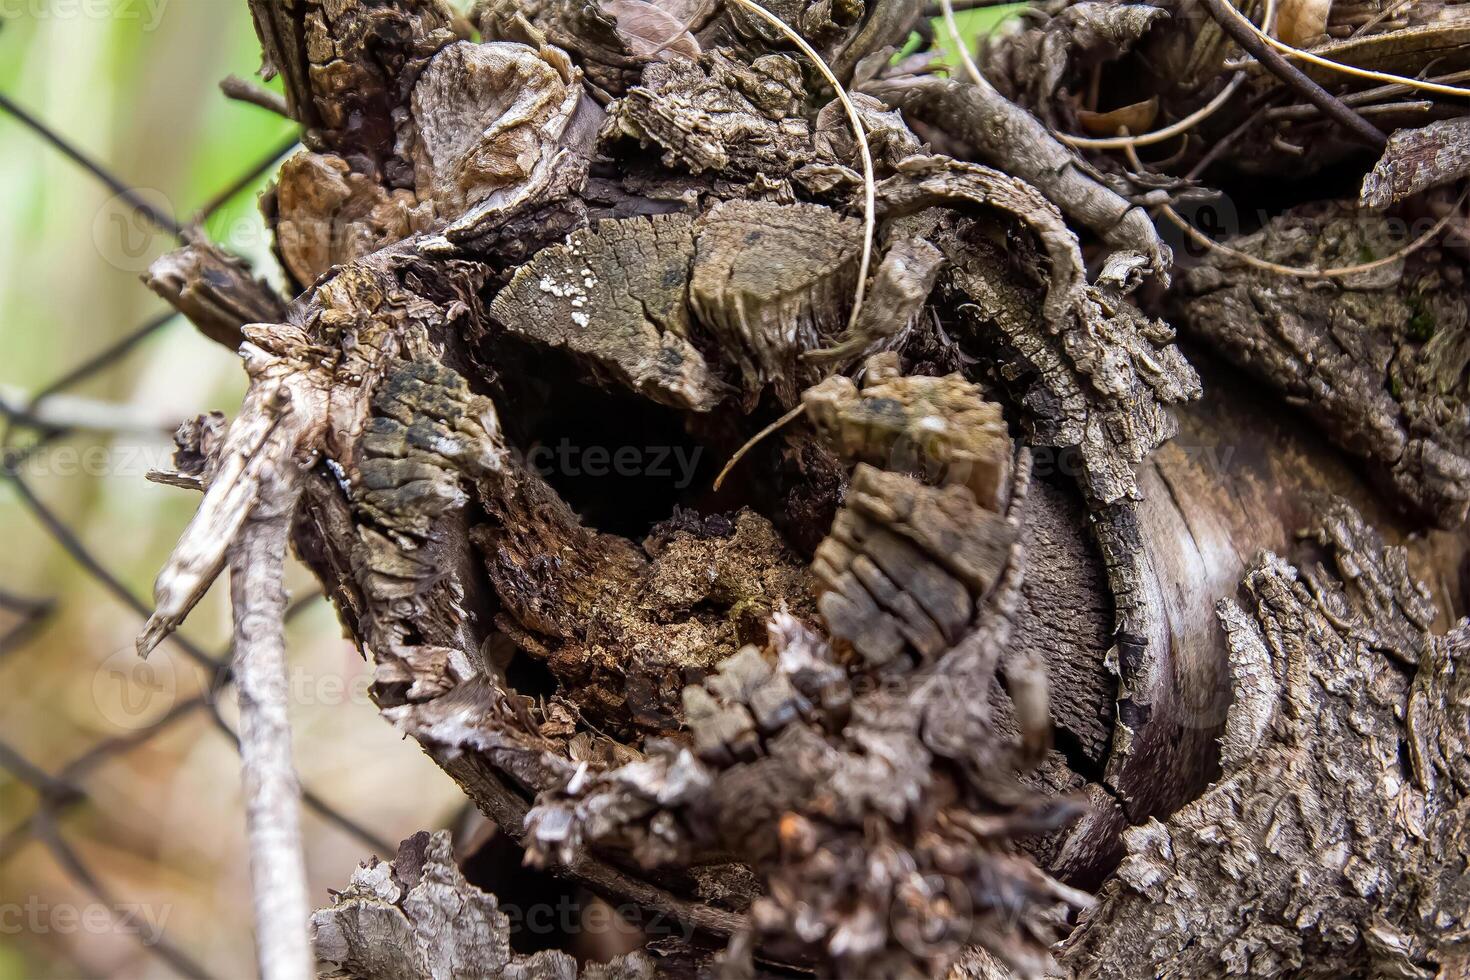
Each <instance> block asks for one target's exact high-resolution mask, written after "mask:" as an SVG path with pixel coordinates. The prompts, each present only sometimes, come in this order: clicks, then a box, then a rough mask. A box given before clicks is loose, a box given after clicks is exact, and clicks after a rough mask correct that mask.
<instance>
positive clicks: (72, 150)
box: [0, 94, 184, 240]
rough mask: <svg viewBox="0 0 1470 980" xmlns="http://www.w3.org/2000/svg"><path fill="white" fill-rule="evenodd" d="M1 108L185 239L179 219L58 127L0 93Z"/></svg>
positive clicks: (118, 193)
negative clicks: (77, 144) (155, 205)
mask: <svg viewBox="0 0 1470 980" xmlns="http://www.w3.org/2000/svg"><path fill="white" fill-rule="evenodd" d="M0 109H4V110H5V111H6V112H8V113H10V114H11V115H12V116H14V117H15V118H16V119H19V120H20V121H21V122H22V123H24V124H25V125H26V126H28V127H30V128H31V129H32V130H34V131H35V132H36V134H37V135H38V136H40V137H41V138H42V139H44V140H45V141H46V142H48V143H50V144H51V145H52V146H54V147H56V149H58V150H60V151H61V152H62V153H63V154H65V155H66V156H67V157H68V158H69V159H70V160H71V161H72V162H73V163H75V164H77V165H78V166H79V167H81V168H82V169H84V170H86V171H87V172H88V173H90V174H91V175H92V176H94V177H96V178H97V179H98V180H100V181H102V183H104V184H106V185H107V188H108V190H110V191H112V192H113V193H114V194H116V195H117V196H118V197H120V198H122V199H123V200H124V201H126V202H127V204H128V207H130V208H132V209H133V210H134V211H137V212H138V213H139V214H141V215H142V216H143V217H145V218H147V219H148V220H149V221H151V222H153V224H155V225H157V226H158V227H159V228H161V229H163V230H164V231H166V232H168V233H169V234H170V235H173V236H174V237H175V238H177V239H180V240H182V239H183V235H184V229H183V228H182V227H181V226H180V225H179V223H178V222H177V221H175V220H174V219H173V218H170V217H169V216H168V215H166V214H163V213H162V212H160V211H158V210H157V209H156V208H154V207H153V205H151V204H149V203H148V202H147V201H145V200H143V199H142V198H141V197H139V196H138V192H137V191H135V190H133V189H132V188H131V187H129V186H128V185H127V184H124V183H123V182H122V181H121V180H118V179H117V178H116V177H114V176H113V175H112V173H111V172H110V171H108V170H107V169H106V168H104V167H103V166H102V165H101V164H100V163H98V162H97V161H95V160H93V159H92V158H91V157H89V156H87V155H86V154H85V153H83V152H82V151H81V150H80V149H78V148H77V147H76V146H74V145H73V144H72V143H71V142H70V141H69V140H67V139H66V137H64V136H62V135H61V134H60V133H58V132H56V130H54V129H52V128H51V127H50V126H47V125H46V124H45V123H43V122H42V121H41V120H40V119H38V118H36V117H35V116H33V115H31V114H30V113H29V112H27V111H26V110H25V109H22V108H21V107H20V106H19V105H17V104H16V103H15V102H13V101H11V99H10V97H9V96H6V95H3V94H0Z"/></svg>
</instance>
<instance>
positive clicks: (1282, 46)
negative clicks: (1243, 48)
mask: <svg viewBox="0 0 1470 980" xmlns="http://www.w3.org/2000/svg"><path fill="white" fill-rule="evenodd" d="M1226 6H1227V7H1230V13H1231V16H1233V17H1236V18H1237V19H1239V20H1240V21H1241V22H1243V23H1244V24H1245V25H1246V26H1247V27H1249V28H1250V29H1251V30H1252V31H1254V32H1255V33H1256V34H1257V35H1259V36H1260V38H1261V40H1263V41H1265V42H1266V43H1267V44H1269V45H1270V46H1271V47H1273V48H1275V49H1276V50H1277V51H1280V52H1281V53H1282V54H1283V55H1285V56H1286V57H1288V58H1300V59H1301V60H1303V61H1306V62H1308V63H1310V64H1313V65H1317V66H1318V67H1320V68H1327V69H1330V70H1332V71H1337V72H1341V73H1342V74H1344V75H1353V76H1356V77H1358V78H1370V79H1373V80H1374V81H1378V82H1388V83H1390V84H1393V85H1407V86H1408V87H1410V88H1415V89H1419V90H1420V91H1423V92H1434V93H1436V94H1438V95H1455V96H1461V97H1466V96H1470V89H1465V88H1459V87H1457V86H1454V85H1441V84H1439V83H1438V82H1426V81H1421V80H1420V79H1417V78H1408V77H1406V76H1404V75H1394V74H1391V73H1390V72H1386V71H1374V70H1372V69H1371V68H1357V67H1354V66H1353V65H1344V64H1343V63H1342V62H1339V61H1331V60H1329V59H1327V58H1324V57H1322V56H1321V55H1316V54H1313V53H1312V52H1310V51H1303V50H1302V49H1301V48H1296V47H1292V46H1291V45H1290V44H1287V43H1286V42H1285V41H1278V40H1277V39H1276V38H1274V37H1272V36H1271V35H1269V34H1267V33H1266V32H1265V31H1263V30H1261V29H1260V28H1259V27H1257V26H1256V25H1255V24H1252V23H1251V22H1250V18H1248V17H1246V16H1245V15H1244V14H1242V13H1241V12H1240V11H1239V10H1237V9H1235V7H1233V6H1231V5H1230V4H1226Z"/></svg>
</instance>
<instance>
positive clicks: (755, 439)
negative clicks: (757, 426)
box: [715, 402, 806, 492]
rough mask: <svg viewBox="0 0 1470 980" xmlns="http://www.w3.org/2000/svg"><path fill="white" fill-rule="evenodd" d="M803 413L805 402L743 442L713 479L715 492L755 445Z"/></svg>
mask: <svg viewBox="0 0 1470 980" xmlns="http://www.w3.org/2000/svg"><path fill="white" fill-rule="evenodd" d="M805 411H806V402H802V403H801V404H799V405H797V406H796V407H795V408H793V409H792V410H791V411H789V412H787V413H786V414H785V415H783V416H781V417H780V418H779V419H777V420H776V421H774V422H772V423H771V424H770V425H768V426H766V427H765V428H764V429H762V430H760V431H759V432H757V433H756V434H755V435H753V436H751V437H750V438H749V439H747V440H745V445H743V446H741V447H740V448H739V449H737V450H735V455H734V456H731V457H730V461H729V462H727V463H726V464H725V467H724V469H722V470H720V475H719V476H717V477H715V491H716V492H718V491H719V489H720V484H722V483H724V482H725V477H727V476H729V475H730V471H731V470H733V469H734V468H735V464H736V463H738V462H740V461H741V460H742V459H744V458H745V454H746V453H748V452H750V451H751V450H752V449H754V448H755V447H756V444H757V443H759V442H760V441H761V440H762V439H764V438H765V437H766V436H768V435H770V434H771V433H772V432H775V431H776V430H777V429H779V428H781V427H782V426H783V425H786V424H787V423H789V422H792V421H795V420H796V419H797V418H799V417H800V416H801V414H802V413H803V412H805Z"/></svg>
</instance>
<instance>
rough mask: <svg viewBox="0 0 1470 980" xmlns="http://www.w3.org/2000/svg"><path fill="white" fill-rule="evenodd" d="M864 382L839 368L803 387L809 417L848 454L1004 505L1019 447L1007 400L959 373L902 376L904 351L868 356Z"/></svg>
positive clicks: (997, 506) (833, 445)
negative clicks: (992, 397)
mask: <svg viewBox="0 0 1470 980" xmlns="http://www.w3.org/2000/svg"><path fill="white" fill-rule="evenodd" d="M866 368H867V371H866V374H865V376H864V379H863V387H862V388H861V389H859V388H858V387H857V386H856V385H855V384H853V383H852V381H851V380H850V379H848V378H846V377H844V376H842V375H835V376H833V377H831V378H828V379H827V380H825V381H823V382H822V383H821V384H818V385H816V386H814V387H811V388H808V389H807V390H806V391H805V392H803V393H802V402H803V404H805V405H806V409H807V416H808V418H810V419H811V420H812V424H813V425H815V426H816V427H817V431H818V432H819V433H820V434H821V435H822V437H823V439H824V440H826V442H827V443H828V445H830V446H831V448H832V449H833V450H834V451H835V452H836V453H837V454H838V455H839V456H841V457H843V458H845V459H849V460H854V461H864V462H868V463H871V464H873V465H875V466H879V467H882V468H883V469H889V470H897V471H904V470H912V471H915V472H918V473H921V474H922V475H923V476H925V477H926V478H927V479H928V480H929V481H930V482H932V483H940V484H951V483H957V484H962V485H964V486H966V487H968V488H969V490H970V492H971V493H973V494H974V495H975V499H976V501H978V502H979V504H980V505H981V506H982V507H988V508H990V509H991V510H998V509H1000V508H1001V507H1002V506H1003V505H1004V503H1005V501H1004V499H1003V495H1004V493H1005V488H1006V487H1007V486H1008V485H1009V484H1010V480H1011V456H1012V454H1013V449H1012V447H1011V441H1010V438H1009V437H1008V435H1007V434H1006V424H1005V419H1004V418H1003V417H1002V415H1001V409H1000V406H999V405H997V404H995V403H994V402H988V401H986V400H985V399H984V397H983V396H982V395H981V392H980V388H979V387H978V386H976V385H974V384H972V383H970V382H968V381H966V380H965V379H964V378H963V377H961V376H960V375H958V374H951V375H946V376H945V377H942V378H930V377H902V376H900V375H899V373H898V356H897V355H896V354H892V353H889V354H880V355H875V356H873V357H871V358H869V359H868V362H867V365H866Z"/></svg>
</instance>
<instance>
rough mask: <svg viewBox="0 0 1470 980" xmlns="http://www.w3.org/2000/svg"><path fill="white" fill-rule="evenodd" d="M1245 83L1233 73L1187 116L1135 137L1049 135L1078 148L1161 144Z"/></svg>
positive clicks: (1204, 116)
mask: <svg viewBox="0 0 1470 980" xmlns="http://www.w3.org/2000/svg"><path fill="white" fill-rule="evenodd" d="M1244 83H1245V72H1243V71H1240V72H1236V73H1235V76H1234V77H1233V78H1231V79H1230V81H1229V83H1227V84H1226V86H1225V87H1224V88H1223V89H1221V90H1220V94H1219V95H1216V96H1215V97H1214V98H1213V99H1211V100H1210V101H1209V102H1207V103H1205V104H1204V105H1203V106H1201V107H1200V108H1198V109H1196V110H1195V111H1194V112H1191V113H1190V114H1189V115H1187V116H1185V117H1184V118H1183V119H1181V120H1179V121H1178V122H1175V123H1170V124H1169V125H1168V126H1164V127H1163V128H1161V129H1155V130H1153V131H1152V132H1148V133H1140V134H1139V135H1137V136H1105V137H1100V138H1093V137H1088V136H1073V135H1071V134H1070V133H1063V132H1061V131H1059V130H1052V135H1053V136H1055V137H1056V138H1057V139H1059V140H1061V141H1062V142H1063V143H1066V144H1067V145H1068V146H1071V147H1075V148H1077V149H1080V150H1121V149H1122V148H1123V147H1125V146H1152V145H1153V144H1155V143H1162V142H1164V141H1165V140H1169V139H1173V138H1174V137H1175V136H1179V135H1182V134H1183V133H1187V132H1188V131H1189V130H1191V129H1193V128H1194V127H1195V126H1198V125H1199V124H1200V123H1202V122H1204V121H1205V120H1206V119H1208V118H1210V117H1211V116H1213V115H1214V114H1215V113H1216V112H1217V111H1218V110H1219V109H1220V107H1221V106H1223V105H1224V104H1225V103H1226V102H1229V101H1230V97H1231V96H1233V95H1234V94H1235V93H1236V91H1237V90H1238V89H1239V88H1240V86H1241V85H1243V84H1244Z"/></svg>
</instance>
